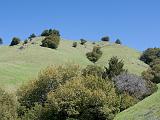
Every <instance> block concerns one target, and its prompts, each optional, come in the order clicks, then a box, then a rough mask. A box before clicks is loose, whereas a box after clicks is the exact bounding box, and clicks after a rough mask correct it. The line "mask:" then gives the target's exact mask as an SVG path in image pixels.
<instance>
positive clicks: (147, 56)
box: [140, 48, 160, 64]
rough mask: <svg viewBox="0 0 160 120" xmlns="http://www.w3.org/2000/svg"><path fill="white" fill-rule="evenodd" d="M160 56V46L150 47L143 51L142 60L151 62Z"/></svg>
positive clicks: (147, 62)
mask: <svg viewBox="0 0 160 120" xmlns="http://www.w3.org/2000/svg"><path fill="white" fill-rule="evenodd" d="M158 58H160V48H148V49H147V50H145V51H144V52H143V54H142V55H141V57H140V60H142V61H143V62H145V63H146V64H150V63H151V62H153V60H155V59H158Z"/></svg>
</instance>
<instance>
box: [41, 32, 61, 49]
mask: <svg viewBox="0 0 160 120" xmlns="http://www.w3.org/2000/svg"><path fill="white" fill-rule="evenodd" d="M59 42H60V37H59V36H56V35H50V36H48V37H46V38H44V40H42V45H41V46H42V47H48V48H52V49H56V48H58V45H59Z"/></svg>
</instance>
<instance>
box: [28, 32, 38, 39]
mask: <svg viewBox="0 0 160 120" xmlns="http://www.w3.org/2000/svg"><path fill="white" fill-rule="evenodd" d="M35 37H36V35H35V34H34V33H33V34H31V35H30V36H29V37H28V38H29V39H30V40H31V39H32V38H35Z"/></svg>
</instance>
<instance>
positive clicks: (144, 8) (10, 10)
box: [0, 0, 160, 50]
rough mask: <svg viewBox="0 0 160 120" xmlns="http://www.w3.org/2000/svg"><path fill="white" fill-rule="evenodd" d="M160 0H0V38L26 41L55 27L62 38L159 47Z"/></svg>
mask: <svg viewBox="0 0 160 120" xmlns="http://www.w3.org/2000/svg"><path fill="white" fill-rule="evenodd" d="M159 6H160V0H1V1H0V37H2V38H3V40H4V43H5V44H9V43H10V41H11V39H12V37H14V36H16V37H20V38H21V39H25V38H27V37H28V36H29V35H30V34H31V33H36V34H40V33H41V32H42V31H43V30H44V29H48V28H56V29H58V30H60V32H61V36H62V37H63V38H66V39H72V40H77V39H80V38H84V39H87V40H94V41H96V40H100V39H101V37H102V36H106V35H108V36H110V38H111V41H115V39H117V38H119V39H120V40H121V41H122V42H123V44H124V45H127V46H129V47H132V48H135V49H138V50H144V49H146V48H148V47H160V7H159Z"/></svg>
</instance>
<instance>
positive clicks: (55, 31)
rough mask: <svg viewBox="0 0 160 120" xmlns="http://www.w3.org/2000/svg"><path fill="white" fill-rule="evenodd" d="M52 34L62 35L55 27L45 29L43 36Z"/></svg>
mask: <svg viewBox="0 0 160 120" xmlns="http://www.w3.org/2000/svg"><path fill="white" fill-rule="evenodd" d="M50 35H55V36H59V37H60V33H59V31H58V30H55V29H49V30H44V31H43V32H42V34H41V36H50Z"/></svg>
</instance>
